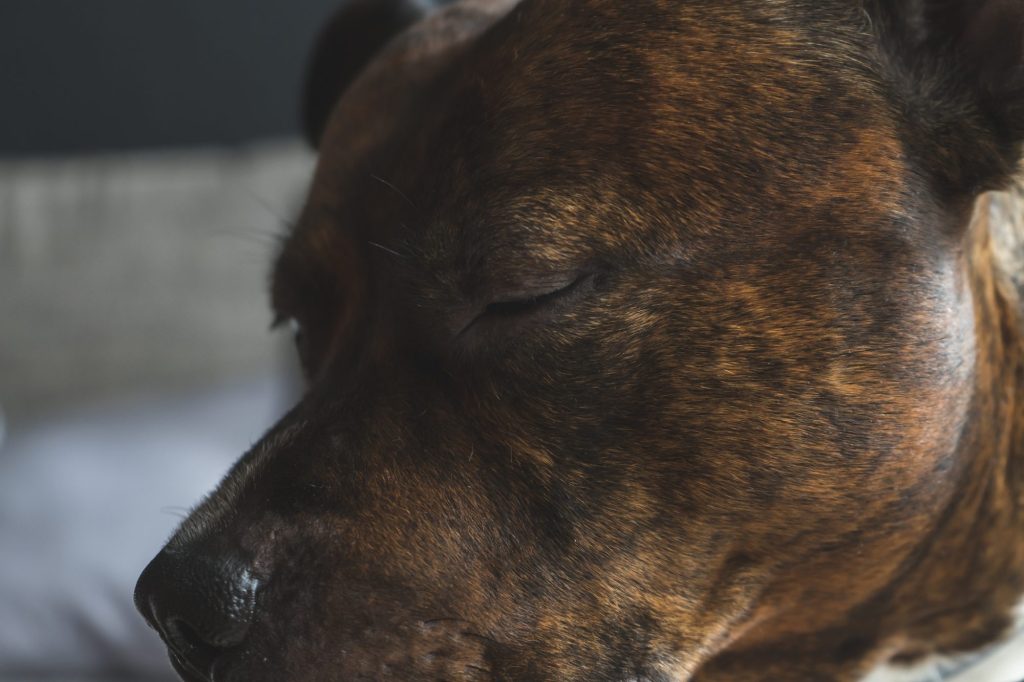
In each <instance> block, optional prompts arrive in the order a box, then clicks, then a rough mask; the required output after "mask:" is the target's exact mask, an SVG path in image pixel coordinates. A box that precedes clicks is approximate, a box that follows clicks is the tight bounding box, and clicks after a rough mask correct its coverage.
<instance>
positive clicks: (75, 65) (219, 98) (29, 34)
mask: <svg viewBox="0 0 1024 682" xmlns="http://www.w3.org/2000/svg"><path fill="white" fill-rule="evenodd" d="M340 1H341V0H172V1H167V0H3V1H2V2H0V156H7V157H10V156H24V155H46V154H66V153H74V152H83V151H102V150H115V149H131V148H140V147H147V148H149V147H154V146H178V145H206V144H236V143H241V142H245V141H247V140H250V139H256V138H262V137H272V136H280V135H287V134H291V133H294V132H296V130H297V127H298V123H297V120H298V97H299V91H300V89H301V82H302V74H303V67H304V64H305V59H306V54H307V51H308V50H309V48H310V45H311V43H312V41H313V39H314V37H315V35H316V32H317V30H318V29H319V28H320V26H322V25H323V23H324V22H325V21H326V19H327V17H328V16H329V14H330V13H331V11H332V9H334V8H335V7H337V6H338V4H339V3H340Z"/></svg>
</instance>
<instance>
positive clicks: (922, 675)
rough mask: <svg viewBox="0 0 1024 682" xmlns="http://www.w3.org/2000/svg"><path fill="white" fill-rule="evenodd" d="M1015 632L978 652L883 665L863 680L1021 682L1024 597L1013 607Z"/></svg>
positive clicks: (1022, 675)
mask: <svg viewBox="0 0 1024 682" xmlns="http://www.w3.org/2000/svg"><path fill="white" fill-rule="evenodd" d="M1014 614H1015V618H1016V622H1017V626H1016V628H1015V629H1014V630H1013V633H1012V634H1011V635H1009V637H1008V638H1007V639H1005V640H1003V641H1002V642H998V643H996V644H993V645H992V646H990V647H989V648H987V649H984V650H982V651H979V652H976V653H970V654H964V655H963V656H957V657H953V658H949V657H945V656H935V657H932V658H929V659H928V660H926V661H923V662H921V663H918V664H915V665H912V666H896V665H888V664H887V665H883V666H881V667H879V668H877V669H876V670H874V671H873V672H871V673H870V674H869V675H868V676H867V677H865V678H863V680H861V682H1022V680H1024V600H1021V602H1020V603H1019V604H1018V605H1017V608H1016V609H1014Z"/></svg>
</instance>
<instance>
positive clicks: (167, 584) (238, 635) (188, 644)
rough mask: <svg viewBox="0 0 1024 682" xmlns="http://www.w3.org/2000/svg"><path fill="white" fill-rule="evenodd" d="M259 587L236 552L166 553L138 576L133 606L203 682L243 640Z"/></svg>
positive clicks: (177, 658) (178, 660) (198, 550)
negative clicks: (221, 658)
mask: <svg viewBox="0 0 1024 682" xmlns="http://www.w3.org/2000/svg"><path fill="white" fill-rule="evenodd" d="M258 588H259V581H258V580H257V579H256V577H255V576H254V575H253V572H252V569H251V568H250V566H249V564H248V563H247V562H245V561H243V560H242V559H241V558H240V557H238V556H236V555H234V554H231V553H216V552H210V551H208V550H203V549H201V548H196V547H191V548H186V549H175V550H174V551H173V552H169V551H167V550H164V551H163V552H160V554H158V555H157V556H156V558H154V559H153V561H151V562H150V564H149V566H147V567H146V569H145V570H144V571H143V572H142V575H141V576H140V577H139V581H138V583H137V585H136V587H135V603H136V605H137V606H138V609H139V611H140V612H141V613H142V615H143V616H144V617H145V618H146V620H147V621H148V622H149V624H150V625H151V626H152V627H153V628H154V629H156V630H157V632H159V633H160V635H161V637H162V638H163V639H164V641H165V642H166V643H167V646H168V648H169V649H170V653H171V658H172V660H174V661H175V662H176V663H178V664H179V665H182V666H185V667H187V668H189V669H190V671H192V672H194V673H195V674H197V675H199V676H200V677H203V678H205V677H206V676H207V675H208V673H209V670H210V669H211V667H212V665H213V663H214V661H215V660H216V659H217V658H218V657H219V656H220V655H221V654H223V653H224V652H225V651H226V650H228V649H230V648H232V647H235V646H237V645H239V644H241V643H242V642H243V641H244V640H245V637H246V636H247V634H248V631H249V628H250V626H251V625H252V622H253V620H254V618H255V612H256V594H257V590H258Z"/></svg>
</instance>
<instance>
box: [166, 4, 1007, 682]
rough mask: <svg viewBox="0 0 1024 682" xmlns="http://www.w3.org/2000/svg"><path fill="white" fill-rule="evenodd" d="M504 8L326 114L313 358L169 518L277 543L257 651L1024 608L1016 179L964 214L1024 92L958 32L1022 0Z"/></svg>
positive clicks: (599, 646)
mask: <svg viewBox="0 0 1024 682" xmlns="http://www.w3.org/2000/svg"><path fill="white" fill-rule="evenodd" d="M510 4H513V3H509V2H484V1H478V2H468V3H462V4H461V5H459V6H456V7H453V8H450V9H447V10H445V11H444V12H442V13H441V14H440V15H435V16H434V17H433V18H431V19H429V20H427V21H426V22H424V23H421V24H418V25H417V26H416V27H415V28H413V29H412V32H411V33H407V34H405V36H404V37H403V38H400V39H399V40H398V41H397V42H395V43H392V44H391V45H390V46H389V47H388V48H387V49H386V50H385V51H384V52H383V53H382V54H381V55H380V56H379V57H378V58H377V59H376V60H375V61H374V62H373V63H371V64H370V65H369V67H368V68H367V69H366V70H365V71H364V73H363V74H362V76H361V77H360V78H359V79H358V80H356V82H355V83H353V84H352V85H351V86H350V87H348V88H347V90H346V92H345V94H344V96H343V97H342V98H341V100H340V101H339V102H338V105H337V107H336V108H335V109H334V112H333V114H332V118H331V120H330V121H329V122H328V124H327V127H326V131H325V133H324V136H323V138H322V141H321V144H320V151H321V160H320V165H319V169H318V172H317V175H316V178H315V180H314V183H313V187H312V190H311V193H310V197H309V201H308V203H307V206H306V208H305V210H304V212H303V214H302V217H301V220H300V221H299V223H298V225H297V227H296V228H295V229H294V231H293V232H292V233H291V234H290V235H289V236H288V238H287V240H286V242H285V244H284V247H283V249H282V252H281V255H280V258H279V260H278V263H277V266H276V270H275V275H274V284H273V298H274V305H275V308H276V309H277V311H278V313H279V314H280V315H281V316H282V317H285V318H289V317H293V318H296V319H297V320H299V321H300V322H301V323H302V326H303V334H304V336H303V338H302V339H301V341H300V352H301V354H302V356H303V359H304V364H305V366H306V369H307V372H308V375H309V377H310V386H309V391H308V393H307V395H306V396H305V397H304V398H303V400H302V401H301V402H300V404H299V405H298V406H297V407H296V408H295V409H294V410H293V411H292V412H291V413H290V414H289V415H288V416H286V417H285V418H284V419H283V420H282V421H281V423H280V424H278V425H277V426H276V427H275V428H274V429H273V430H272V431H271V432H270V433H269V434H268V435H267V436H266V437H265V438H264V439H263V440H262V441H261V442H260V443H259V444H258V445H257V446H256V447H255V448H254V449H253V450H252V451H251V452H250V453H249V454H247V455H246V456H245V457H244V458H243V459H242V460H241V461H240V462H239V464H238V465H237V466H236V467H235V469H234V470H233V471H232V472H231V473H230V474H229V475H228V477H227V478H226V480H225V482H224V483H223V484H222V485H221V487H220V488H219V489H218V490H217V491H216V492H215V493H213V495H212V496H211V497H210V498H209V499H208V500H207V501H206V502H205V503H204V504H203V505H201V506H200V507H199V508H198V509H197V510H196V511H195V513H194V514H193V515H192V516H191V518H190V519H189V520H188V521H186V522H185V524H184V525H183V528H182V530H181V531H180V532H179V534H178V535H177V536H176V538H175V539H174V540H172V543H171V546H172V548H173V547H174V546H175V545H176V544H177V545H182V544H185V543H188V542H197V541H203V542H207V541H210V540H209V538H218V540H217V542H223V543H226V544H230V545H232V546H238V547H240V548H241V549H242V550H244V551H245V552H247V553H248V554H249V555H250V556H252V557H253V558H254V560H255V561H256V564H257V569H258V572H259V573H260V574H261V575H263V577H264V579H265V585H264V588H263V590H262V593H261V602H260V614H261V615H260V618H259V621H258V622H257V624H256V626H255V627H254V628H253V631H252V632H251V634H250V637H249V640H248V641H247V643H246V644H245V645H243V646H242V647H241V648H239V650H237V651H236V652H234V653H233V654H231V656H232V658H231V664H232V665H233V666H235V667H236V670H237V671H238V672H237V673H236V674H237V675H238V677H235V678H231V679H248V680H283V679H286V680H297V681H298V680H302V681H305V680H362V679H365V680H421V679H422V680H437V679H443V680H494V681H498V680H504V681H518V682H531V681H539V680H559V681H570V680H580V681H583V680H586V681H591V682H593V681H609V682H611V681H625V680H638V681H639V680H649V681H656V680H661V681H669V680H673V681H675V680H690V679H692V680H694V681H695V682H697V681H699V682H720V681H721V682H747V681H750V682H753V681H758V682H761V681H768V680H771V681H785V680H794V681H805V680H836V681H847V680H855V679H857V678H858V677H859V676H861V675H863V674H865V673H866V672H867V671H868V670H869V669H871V668H872V667H873V666H874V665H876V664H878V663H881V662H884V661H888V660H897V661H912V660H916V659H917V658H919V657H921V656H923V655H926V654H929V653H933V652H942V653H947V654H955V653H957V652H962V651H969V650H972V649H974V648H977V647H979V646H981V645H984V644H986V643H988V642H991V641H993V640H994V639H995V638H997V637H998V636H1000V635H1001V634H1002V633H1003V632H1004V631H1005V629H1006V627H1007V626H1008V617H1009V613H1010V607H1011V606H1012V605H1013V604H1014V603H1015V602H1016V601H1017V600H1018V599H1019V598H1020V596H1021V595H1022V594H1024V541H1022V538H1024V535H1022V534H1024V528H1022V524H1024V520H1022V510H1024V497H1022V495H1024V460H1022V455H1021V454H1020V452H1019V450H1020V447H1021V443H1022V442H1024V433H1022V429H1024V402H1022V396H1024V391H1022V389H1024V385H1022V382H1024V368H1022V364H1021V361H1022V358H1024V355H1022V348H1021V342H1022V341H1021V339H1022V335H1021V329H1022V328H1021V325H1020V319H1021V318H1020V307H1019V306H1020V303H1019V301H1020V298H1019V296H1018V295H1017V291H1019V290H1020V289H1019V283H1020V279H1019V278H1020V274H1019V273H1020V272H1024V268H1020V265H1021V263H1022V256H1021V244H1022V243H1024V234H1022V233H1021V231H1020V229H1021V228H1020V220H1019V218H1017V219H1016V220H1017V222H1016V223H1015V225H1016V226H1015V227H1012V226H1011V223H1013V221H1014V219H1015V218H1014V216H1015V215H1019V214H1020V211H1021V203H1020V193H1019V192H1017V193H1014V192H1010V193H1002V194H990V195H987V196H986V197H985V198H984V199H982V201H981V202H980V203H979V204H978V208H977V211H976V213H975V214H974V215H975V219H974V220H973V221H972V220H971V219H970V218H971V215H972V214H971V211H972V206H974V203H975V202H974V199H975V197H976V196H977V195H978V194H979V193H980V192H981V191H982V190H984V189H995V188H999V187H1005V186H1006V183H1007V181H1008V178H1009V175H1010V173H1011V171H1012V170H1013V167H1014V164H1015V163H1016V162H1017V161H1018V159H1019V157H1020V140H1021V138H1024V126H1022V125H1020V124H1021V123H1022V120H1021V118H1020V116H1019V115H1020V113H1021V111H1022V107H1021V104H1022V103H1024V97H1018V94H1019V90H1020V82H1019V81H1012V80H1011V79H1010V78H1009V76H1008V75H1007V73H1008V72H1007V71H1006V68H1005V64H1004V62H1006V59H1007V57H1006V55H1005V54H1002V53H1000V54H997V55H996V56H991V55H990V54H989V53H988V52H985V51H984V50H983V49H982V46H978V45H976V44H975V43H974V42H971V40H972V38H971V36H970V35H968V36H967V37H964V38H962V42H963V44H964V45H966V46H967V47H966V48H963V50H962V52H963V54H961V56H960V58H959V61H956V60H954V58H953V56H952V54H953V52H954V47H953V46H951V45H949V44H947V43H945V42H943V41H942V40H939V39H937V38H936V37H935V36H936V35H940V36H941V35H953V33H952V32H955V31H957V30H960V29H959V28H958V27H959V26H961V25H969V26H971V27H972V28H971V30H977V31H984V30H985V27H986V25H987V24H985V22H991V21H995V19H991V18H986V17H983V18H982V19H979V20H978V21H976V22H974V23H972V22H971V21H970V19H971V17H969V16H966V15H965V16H958V17H957V20H956V21H953V20H952V19H950V17H947V16H945V15H936V16H935V17H924V18H923V19H922V18H921V16H920V15H917V14H914V13H913V12H912V11H911V10H912V9H913V10H919V9H920V6H921V4H922V3H918V2H908V3H906V7H907V8H910V9H907V10H906V11H898V10H895V9H892V8H889V7H888V6H887V5H883V4H878V5H877V6H876V4H875V3H874V2H871V1H868V0H865V2H856V1H854V0H843V1H840V0H814V1H813V2H812V1H811V0H737V1H735V2H728V3H724V2H712V1H710V0H692V1H687V2H682V1H677V2H669V1H667V0H666V1H658V0H642V1H639V2H629V3H624V2H617V1H612V0H525V2H523V3H522V4H520V5H518V6H515V7H514V8H512V9H509V6H510ZM934 4H935V5H936V6H939V5H941V4H942V3H934ZM953 4H956V3H945V5H953ZM988 4H989V5H991V6H996V9H995V10H993V11H994V12H995V13H996V15H998V16H997V17H996V18H997V19H998V20H999V21H998V22H997V23H998V24H999V26H1002V25H1003V23H1004V21H1005V20H1006V19H1007V17H1009V18H1010V19H1020V18H1021V17H1022V16H1024V11H1022V10H1020V9H1019V5H1018V4H1017V3H1016V2H1015V1H1012V2H1002V1H1001V0H994V1H991V2H989V3H988ZM1000 8H1002V9H1000ZM1000 12H1005V13H1006V15H1003V14H999V13H1000ZM940 19H944V20H947V23H942V22H941V21H939V20H940ZM933 24H934V25H941V26H943V27H945V28H944V30H947V31H948V32H949V33H947V34H939V33H938V29H936V28H935V27H934V26H933ZM979 24H980V25H981V26H980V28H979V27H978V26H979ZM1000 30H1002V29H1000ZM986 35H987V34H986ZM1000 35H1002V34H1000ZM988 37H990V36H988ZM1004 37H1005V36H1004ZM1007 39H1008V40H1011V42H1012V45H1011V47H1013V46H1014V45H1015V46H1016V47H1017V48H1019V47H1020V42H1019V37H1014V36H1009V37H1008V38H1007ZM948 40H952V39H948ZM948 40H947V42H948ZM1013 41H1016V42H1013ZM953 42H954V43H956V41H953ZM959 46H960V43H956V49H959ZM972 50H974V51H972ZM1009 54H1010V56H1011V57H1013V56H1014V53H1013V51H1012V50H1010V52H1009ZM1017 56H1019V55H1017ZM1011 66H1013V65H1011ZM1015 68H1019V66H1018V67H1015ZM992 216H999V219H998V223H992ZM1015 240H1016V241H1015ZM1014 249H1016V251H1014ZM997 252H998V253H997ZM996 263H1001V264H1002V266H1003V268H1007V267H1008V268H1010V269H1011V270H1013V272H1009V273H1008V274H1007V273H1006V272H1005V271H1004V270H1002V269H999V268H997V267H995V264H996ZM581 275H583V276H582V277H581V278H580V279H579V282H578V284H577V285H576V286H575V287H574V288H572V289H571V291H569V293H567V294H564V295H562V296H560V297H556V298H554V299H553V300H551V301H548V302H547V303H545V304H544V305H541V306H539V307H532V308H529V307H527V308H522V309H515V308H514V307H505V308H498V309H493V308H492V309H491V311H492V312H490V313H487V314H485V315H483V316H480V314H481V312H482V311H484V310H486V306H487V305H488V304H490V303H494V302H500V301H507V300H511V299H518V298H523V296H524V295H527V294H530V293H533V292H542V291H546V290H553V289H557V288H559V287H560V286H563V285H565V284H567V283H569V282H571V281H574V280H576V279H577V278H578V277H580V276H581ZM1014 277H1016V278H1017V279H1016V280H1015V281H1016V282H1017V283H1018V286H1017V288H1016V289H1015V288H1014V287H1013V286H1012V284H1011V281H1012V278H1014ZM478 316H480V317H478Z"/></svg>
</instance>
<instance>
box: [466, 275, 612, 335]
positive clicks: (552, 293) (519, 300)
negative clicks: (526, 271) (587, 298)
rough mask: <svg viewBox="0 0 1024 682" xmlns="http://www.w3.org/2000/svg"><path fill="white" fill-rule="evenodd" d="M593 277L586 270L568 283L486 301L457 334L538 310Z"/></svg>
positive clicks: (569, 293)
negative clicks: (484, 323)
mask: <svg viewBox="0 0 1024 682" xmlns="http://www.w3.org/2000/svg"><path fill="white" fill-rule="evenodd" d="M593 277H594V275H593V273H589V272H588V273H584V274H581V275H579V276H577V277H576V278H574V279H573V280H571V281H570V282H569V283H568V284H562V285H561V286H557V287H556V288H550V289H539V290H537V291H528V292H526V293H523V294H519V295H515V296H509V297H508V298H502V299H499V300H497V301H493V302H491V303H488V304H487V305H486V306H485V307H484V309H483V310H482V311H481V312H480V314H478V315H477V316H476V317H475V318H473V319H472V320H471V321H470V323H469V324H468V325H466V327H465V328H464V329H463V330H462V331H461V332H460V333H459V335H460V336H461V335H462V334H464V333H466V332H467V331H468V330H469V329H470V328H472V327H474V326H476V325H477V324H479V323H481V322H484V321H487V320H491V319H494V320H501V319H516V318H522V317H525V316H527V315H530V314H533V313H536V312H540V311H542V310H544V309H546V308H548V307H550V306H552V305H554V304H556V303H559V302H562V301H563V300H565V299H568V298H569V297H570V296H571V295H572V294H574V293H576V292H577V291H579V290H580V289H582V288H583V287H584V285H586V284H588V283H589V282H590V281H591V280H592V279H593Z"/></svg>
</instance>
